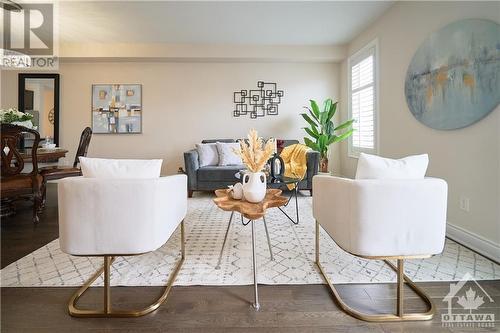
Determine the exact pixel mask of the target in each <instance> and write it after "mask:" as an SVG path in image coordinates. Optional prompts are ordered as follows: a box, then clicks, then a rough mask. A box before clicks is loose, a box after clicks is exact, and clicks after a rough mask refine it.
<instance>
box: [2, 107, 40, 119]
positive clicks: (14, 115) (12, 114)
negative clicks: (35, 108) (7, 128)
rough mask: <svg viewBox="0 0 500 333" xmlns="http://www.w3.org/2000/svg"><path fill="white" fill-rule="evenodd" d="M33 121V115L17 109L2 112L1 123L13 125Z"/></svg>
mask: <svg viewBox="0 0 500 333" xmlns="http://www.w3.org/2000/svg"><path fill="white" fill-rule="evenodd" d="M31 119H33V115H32V114H30V113H24V112H21V111H18V110H17V109H16V108H10V109H2V110H0V122H2V123H13V122H16V121H26V120H31Z"/></svg>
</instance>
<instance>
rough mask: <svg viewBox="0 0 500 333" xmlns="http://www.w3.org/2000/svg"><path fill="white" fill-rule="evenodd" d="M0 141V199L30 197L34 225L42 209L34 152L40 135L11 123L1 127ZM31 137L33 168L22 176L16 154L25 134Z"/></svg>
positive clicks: (20, 163) (40, 179)
mask: <svg viewBox="0 0 500 333" xmlns="http://www.w3.org/2000/svg"><path fill="white" fill-rule="evenodd" d="M1 128H2V131H1V133H0V140H1V156H2V158H1V187H0V192H1V194H0V196H1V198H2V201H4V200H5V199H17V198H19V197H21V196H29V197H30V199H33V222H35V223H38V221H39V219H38V213H39V211H40V209H41V203H42V194H41V186H42V182H43V178H42V176H41V175H40V173H39V171H38V161H37V155H36V151H37V149H38V144H39V143H40V134H39V133H38V132H37V131H35V130H32V129H29V128H26V127H23V126H17V125H12V124H2V127H1ZM26 133H29V134H31V135H33V137H34V140H33V147H32V148H31V163H32V166H33V169H32V170H31V172H29V173H23V172H22V171H23V169H24V167H25V163H24V159H23V155H22V154H21V152H20V151H19V146H20V142H21V139H22V138H23V136H24V134H26Z"/></svg>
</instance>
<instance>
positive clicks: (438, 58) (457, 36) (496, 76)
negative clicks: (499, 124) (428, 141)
mask: <svg viewBox="0 0 500 333" xmlns="http://www.w3.org/2000/svg"><path fill="white" fill-rule="evenodd" d="M405 95H406V101H407V103H408V107H409V108H410V111H411V113H412V114H413V116H415V118H417V119H418V120H419V121H420V122H421V123H423V124H425V125H426V126H429V127H431V128H434V129H439V130H451V129H457V128H463V127H466V126H469V125H471V124H473V123H475V122H477V121H479V120H480V119H482V118H483V117H485V116H486V115H487V114H488V113H490V112H491V111H492V110H493V109H495V107H497V105H498V104H499V103H500V25H499V24H498V23H496V22H493V21H489V20H481V19H467V20H461V21H457V22H454V23H451V24H449V25H447V26H445V27H444V28H442V29H441V30H439V31H437V32H434V33H433V34H432V35H431V36H429V37H428V38H427V39H426V40H425V41H424V42H423V43H422V45H420V47H419V49H418V50H417V52H416V53H415V55H414V56H413V59H412V61H411V63H410V66H409V67H408V72H407V73H406V82H405Z"/></svg>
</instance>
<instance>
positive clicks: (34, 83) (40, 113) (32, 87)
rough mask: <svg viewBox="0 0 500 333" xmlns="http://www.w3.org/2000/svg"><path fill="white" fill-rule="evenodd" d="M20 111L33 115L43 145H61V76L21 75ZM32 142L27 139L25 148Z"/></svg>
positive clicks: (19, 91)
mask: <svg viewBox="0 0 500 333" xmlns="http://www.w3.org/2000/svg"><path fill="white" fill-rule="evenodd" d="M18 109H19V111H22V112H27V113H31V114H32V115H33V119H32V122H33V125H34V126H36V127H37V131H38V132H39V133H40V139H41V140H40V143H41V144H43V143H55V144H56V145H59V74H40V73H29V74H19V89H18ZM31 141H32V140H30V139H29V138H25V140H24V144H23V146H24V147H25V148H29V147H31V146H32V143H31ZM50 141H52V142H50Z"/></svg>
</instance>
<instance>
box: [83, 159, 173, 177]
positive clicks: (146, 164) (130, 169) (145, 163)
mask: <svg viewBox="0 0 500 333" xmlns="http://www.w3.org/2000/svg"><path fill="white" fill-rule="evenodd" d="M79 159H80V166H81V169H82V175H83V177H85V178H108V179H110V178H135V179H137V178H141V179H142V178H158V177H160V172H161V165H162V163H163V160H125V159H105V158H89V157H80V158H79Z"/></svg>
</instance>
